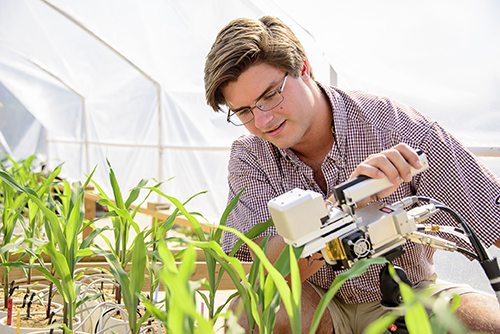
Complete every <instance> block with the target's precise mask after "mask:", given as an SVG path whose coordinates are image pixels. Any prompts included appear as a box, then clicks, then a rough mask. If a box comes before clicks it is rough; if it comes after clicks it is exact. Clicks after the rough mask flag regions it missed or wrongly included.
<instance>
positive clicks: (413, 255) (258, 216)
mask: <svg viewBox="0 0 500 334" xmlns="http://www.w3.org/2000/svg"><path fill="white" fill-rule="evenodd" d="M318 85H319V86H320V88H321V89H322V90H323V92H324V94H325V96H327V97H328V100H329V102H330V105H331V107H332V110H333V117H334V124H335V130H336V132H335V137H336V140H337V144H338V148H337V145H333V147H332V149H331V151H330V152H329V153H328V155H327V156H326V158H325V160H324V162H323V165H322V171H323V174H324V176H325V179H326V182H327V184H328V190H327V193H326V194H325V193H323V192H322V190H321V189H320V187H319V186H318V184H317V183H316V182H315V180H314V177H313V170H312V169H311V168H310V167H309V166H307V165H306V164H304V163H303V162H302V161H301V160H299V159H298V157H297V156H296V155H295V154H294V152H293V151H292V150H290V149H279V148H277V147H275V146H274V145H272V144H271V143H269V142H267V141H265V140H263V139H260V138H258V137H256V136H254V135H250V134H249V135H243V136H242V137H240V138H239V139H237V140H236V141H235V142H234V143H233V145H232V148H231V157H230V161H229V168H228V169H229V176H228V182H229V201H231V200H232V199H233V198H234V196H235V195H236V194H237V193H239V192H240V191H241V189H243V187H245V186H247V189H246V190H245V191H244V192H243V194H242V196H241V197H240V201H239V203H238V205H237V206H236V208H235V209H234V210H233V211H232V212H231V214H230V216H229V218H228V220H227V226H229V227H233V228H235V229H237V230H239V231H241V232H243V233H246V232H248V231H249V230H250V229H251V227H252V226H253V225H255V224H257V223H260V222H264V221H266V220H268V219H269V218H270V213H269V210H268V208H267V202H268V201H269V200H271V199H273V198H275V197H277V196H279V195H281V194H283V193H285V192H287V191H289V190H292V189H294V188H296V187H298V188H302V189H310V190H313V191H316V192H319V193H321V194H323V197H324V198H325V199H326V198H328V197H329V196H330V195H331V194H332V191H333V187H334V186H336V185H338V184H339V183H341V182H344V181H346V180H347V179H348V177H349V175H350V174H351V173H352V172H353V171H354V169H355V168H356V166H357V165H358V164H359V163H361V162H362V161H364V160H365V159H366V158H367V157H368V156H369V155H371V154H374V153H378V152H380V151H383V150H386V149H389V148H391V147H393V146H395V145H396V144H398V143H406V144H408V145H409V146H410V147H413V148H415V149H417V148H419V149H421V150H422V151H423V152H424V153H425V154H426V155H427V158H428V161H429V170H427V171H425V172H423V173H421V174H418V175H416V176H415V177H414V178H413V181H412V182H411V183H404V184H402V185H401V186H400V187H399V188H398V189H397V190H396V191H395V192H394V193H393V194H392V195H390V196H389V197H387V198H385V199H383V201H384V202H386V203H389V204H391V203H394V202H396V201H398V200H401V199H402V198H404V197H407V196H411V195H419V196H427V197H431V198H434V199H436V200H438V201H440V202H442V203H444V204H446V205H448V206H449V207H451V208H452V209H454V210H456V211H457V212H459V214H460V215H461V216H462V217H463V218H464V220H465V221H467V222H468V223H469V224H470V225H471V226H472V228H473V230H474V231H475V232H476V234H477V236H478V237H479V238H480V239H481V241H482V242H483V243H484V245H485V246H486V247H489V246H491V245H492V244H493V243H494V242H495V241H497V240H498V239H500V227H499V222H500V204H499V195H500V180H499V179H498V177H496V176H495V175H493V174H492V173H491V172H490V171H489V170H488V169H487V168H486V167H485V166H483V164H482V163H481V162H480V161H478V160H477V159H476V158H475V157H474V156H473V155H472V154H471V153H470V152H469V151H468V150H467V149H466V148H465V147H464V146H462V145H461V144H460V143H459V142H458V141H457V140H456V139H455V138H454V137H453V136H452V135H451V134H449V133H448V132H446V130H444V129H443V128H441V127H440V126H439V124H438V123H437V122H436V121H434V120H432V119H430V118H429V117H427V116H425V115H423V114H421V113H419V112H418V111H416V110H415V109H413V108H411V107H409V106H406V105H404V104H401V103H399V102H396V101H393V100H390V99H388V98H386V97H380V96H374V95H371V94H367V93H365V92H359V91H342V90H340V89H338V88H335V87H325V86H323V85H321V84H318ZM431 220H432V221H431ZM427 222H429V223H435V224H440V225H453V226H458V224H457V223H456V222H455V221H454V220H453V219H452V218H451V217H450V216H449V215H448V214H446V213H438V214H436V215H435V216H434V217H432V218H430V219H429V220H428V221H427ZM265 234H271V235H275V234H277V233H276V229H275V228H274V227H273V228H270V229H268V230H267V231H266V233H265ZM440 236H441V237H445V238H447V239H450V240H453V241H455V242H457V243H460V245H461V246H462V247H465V248H467V249H469V250H472V248H471V247H470V246H469V245H468V244H467V243H465V244H464V243H463V241H462V240H460V238H455V237H454V236H449V235H446V234H440ZM236 241H237V237H236V236H235V235H234V234H232V233H225V234H224V237H223V249H224V251H226V252H229V251H230V250H231V249H232V247H233V245H234V244H235V242H236ZM404 248H405V249H406V253H405V254H404V255H402V256H400V257H398V258H397V259H396V260H394V261H393V262H394V263H395V264H398V265H400V266H401V267H402V268H403V269H404V270H405V271H406V273H407V275H408V278H409V279H410V280H411V282H412V283H413V285H414V286H417V285H418V283H419V282H421V281H422V280H423V279H425V278H427V277H429V276H431V275H432V274H433V273H434V264H433V254H434V252H435V250H434V249H432V248H430V247H427V246H423V245H418V244H414V243H411V242H407V243H406V244H405V245H404ZM457 256H458V255H457ZM236 257H238V258H239V259H240V260H242V261H252V258H251V256H250V253H249V251H248V248H247V246H246V245H243V246H242V247H241V248H240V250H239V251H238V252H237V254H236ZM380 268H381V267H380V266H376V265H372V266H370V268H369V269H368V270H367V271H366V272H365V273H364V274H363V275H361V276H359V277H357V278H353V279H349V280H348V281H347V282H345V283H344V284H343V285H342V287H341V288H340V290H339V292H338V294H339V296H340V297H341V298H343V299H344V300H345V301H346V302H347V303H368V302H374V301H379V300H381V294H380V288H379V271H380ZM341 272H342V271H334V270H332V269H331V268H330V267H329V266H328V265H325V266H323V268H321V269H320V270H319V271H318V272H317V273H315V274H314V275H313V276H311V277H310V278H309V281H311V282H312V283H314V284H316V285H318V286H320V287H322V288H324V289H328V288H329V287H330V284H331V283H332V282H333V280H334V279H335V277H336V276H337V275H338V274H339V273H341Z"/></svg>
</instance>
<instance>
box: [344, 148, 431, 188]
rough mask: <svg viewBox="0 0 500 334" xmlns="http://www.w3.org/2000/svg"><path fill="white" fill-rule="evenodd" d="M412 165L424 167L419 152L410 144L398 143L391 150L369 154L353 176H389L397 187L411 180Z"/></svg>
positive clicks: (377, 177) (416, 167) (378, 177)
mask: <svg viewBox="0 0 500 334" xmlns="http://www.w3.org/2000/svg"><path fill="white" fill-rule="evenodd" d="M411 167H413V168H415V169H420V168H421V167H422V164H421V162H420V158H419V156H418V154H417V153H416V152H415V151H414V150H413V149H412V148H411V147H409V146H408V145H406V144H398V145H396V146H394V147H393V148H391V149H389V150H385V151H382V152H380V153H377V154H373V155H371V156H369V157H368V158H367V159H366V160H365V161H363V162H362V163H361V164H359V165H358V167H356V169H355V170H354V173H353V174H352V175H351V178H352V177H356V176H359V175H366V176H368V177H371V178H375V179H380V178H383V177H384V176H387V177H388V178H389V180H390V181H391V182H392V183H393V184H394V185H395V186H396V187H397V186H399V185H400V184H401V183H402V182H410V181H411V179H412V175H411ZM392 191H394V189H392Z"/></svg>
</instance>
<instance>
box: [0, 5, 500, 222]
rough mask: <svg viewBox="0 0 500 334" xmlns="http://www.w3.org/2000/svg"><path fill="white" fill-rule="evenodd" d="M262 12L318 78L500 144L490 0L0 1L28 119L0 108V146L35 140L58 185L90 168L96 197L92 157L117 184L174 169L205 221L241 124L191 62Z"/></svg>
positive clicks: (19, 149) (14, 83)
mask: <svg viewBox="0 0 500 334" xmlns="http://www.w3.org/2000/svg"><path fill="white" fill-rule="evenodd" d="M267 14H270V15H276V16H278V17H280V18H281V19H282V20H283V21H285V22H286V23H287V24H288V25H290V27H291V28H292V29H293V30H294V32H295V33H296V34H297V35H298V37H299V38H300V39H301V40H302V42H303V43H304V45H305V47H306V49H307V50H308V53H309V57H310V60H311V63H312V66H313V70H314V72H315V75H316V77H317V79H318V80H319V81H322V82H324V83H329V82H330V80H331V74H332V71H331V68H333V69H335V71H336V73H337V75H338V86H340V87H341V88H345V89H362V90H367V91H370V92H374V93H380V94H385V95H388V96H390V97H393V98H395V99H398V100H400V101H402V102H405V103H408V104H410V105H413V106H414V107H416V108H417V109H418V110H420V111H422V112H424V113H426V114H429V115H430V116H432V117H434V118H435V119H437V120H438V121H439V122H440V123H442V124H443V125H444V126H445V127H446V128H448V129H449V130H451V131H452V132H453V133H455V134H456V135H457V137H459V138H460V139H461V140H462V141H463V142H464V143H465V144H466V145H468V146H500V144H499V130H498V125H499V124H500V113H499V112H498V111H499V105H500V103H499V102H500V95H499V94H498V91H499V85H500V65H499V62H498V59H500V43H498V36H499V35H500V21H499V20H498V17H500V15H499V14H500V5H499V3H498V2H497V1H494V0H491V1H454V2H452V3H451V2H449V1H434V0H432V1H431V0H427V1H419V2H409V1H400V0H398V1H395V0H393V1H371V0H364V1H339V0H337V1H333V0H324V1H319V0H318V1H314V0H312V1H309V2H307V3H304V2H303V1H287V0H274V1H264V0H257V1H252V0H203V1H201V0H198V1H193V0H191V1H190V0H182V1H177V0H141V1H140V0H84V1H82V0H46V1H44V0H0V83H1V84H2V85H1V86H0V90H1V89H4V91H5V90H8V94H11V95H12V96H14V97H15V98H16V99H17V100H18V101H19V103H20V104H21V105H22V106H24V108H26V110H27V111H29V113H31V115H32V116H31V117H33V116H34V118H35V119H36V121H33V120H32V119H31V120H29V121H26V122H25V123H23V122H22V121H20V120H16V122H15V124H13V123H14V122H13V121H12V123H10V124H9V119H5V118H2V117H4V116H3V115H8V111H9V110H10V109H9V108H10V105H7V104H6V105H5V106H4V107H3V108H0V125H1V126H2V128H3V129H5V128H6V127H12V126H16V128H17V129H18V130H17V131H18V133H20V135H19V134H18V136H17V137H19V138H18V139H16V140H13V139H12V138H9V137H5V144H4V141H2V146H3V151H4V152H12V153H13V154H14V155H15V158H22V157H26V156H27V155H30V154H32V153H34V152H35V151H36V150H37V147H38V150H39V151H40V150H41V152H45V153H46V156H47V158H48V159H49V161H50V164H51V166H52V167H53V166H55V165H57V164H59V163H61V162H64V167H63V174H64V176H65V177H67V178H68V179H71V180H75V179H76V180H83V179H84V177H85V176H84V175H85V174H88V173H89V172H91V170H92V169H93V168H94V166H96V165H97V166H98V168H97V172H96V174H95V177H94V180H96V181H97V183H99V184H100V185H101V186H102V187H104V188H105V189H107V190H108V191H109V192H110V190H109V184H108V178H107V165H106V159H108V160H109V161H110V163H111V165H112V166H113V169H114V170H115V172H116V174H117V177H118V180H119V182H120V185H121V188H122V191H123V192H126V191H128V190H129V189H130V188H131V187H133V186H134V185H135V184H136V183H137V182H138V181H139V180H140V179H142V178H155V179H157V180H159V181H164V180H167V179H169V178H171V177H175V178H174V179H173V180H170V181H168V182H166V183H165V185H164V186H163V187H162V190H163V191H164V192H165V193H166V194H168V195H170V196H174V197H176V198H178V199H180V200H186V199H188V198H189V197H190V196H191V195H193V194H195V193H197V192H200V191H204V190H209V193H208V194H205V195H202V196H200V197H198V198H197V199H196V200H195V201H193V202H192V205H191V206H190V207H188V208H191V209H193V210H196V211H199V212H201V213H203V214H204V215H205V216H206V217H207V218H208V219H209V220H210V221H211V222H217V221H218V219H219V217H220V215H221V213H222V211H223V209H224V207H225V205H226V192H227V185H226V171H227V168H226V163H227V158H228V149H229V147H230V144H231V142H232V140H233V139H234V138H235V137H237V136H238V135H239V134H240V133H242V131H243V129H241V128H236V127H234V126H231V125H229V124H227V123H226V121H225V117H224V115H223V114H216V113H214V112H213V111H212V110H211V109H210V108H209V107H208V106H206V104H205V100H204V88H203V67H204V63H205V56H206V54H207V52H208V50H209V48H210V46H211V44H212V43H213V40H214V39H215V35H216V34H217V32H218V31H219V30H220V29H221V28H222V27H223V26H224V25H226V24H227V23H228V22H229V21H230V20H232V19H234V18H237V17H243V16H244V17H252V18H259V17H261V16H262V15H267ZM2 87H3V88H2ZM2 94H3V95H2ZM5 95H6V93H5V92H4V93H2V92H1V91H0V98H1V97H2V96H5ZM0 102H1V101H0ZM4 104H5V103H4ZM2 128H0V130H1V129H2ZM2 132H3V135H2V136H0V139H1V138H2V137H3V136H4V135H6V133H7V132H8V131H2ZM43 133H44V134H45V137H46V138H45V139H46V147H45V148H44V150H45V151H43V150H42V149H41V148H40V145H39V141H40V136H41V135H42V134H43ZM0 134H2V133H0ZM5 146H8V147H5ZM497 160H498V159H497ZM487 163H488V164H489V165H490V166H491V167H492V168H493V169H494V170H495V171H496V172H497V174H498V173H499V172H500V168H499V167H500V164H497V163H496V162H495V161H494V160H487ZM496 166H499V167H496ZM152 200H154V201H162V199H161V198H158V197H154V198H152Z"/></svg>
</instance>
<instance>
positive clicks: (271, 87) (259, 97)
mask: <svg viewBox="0 0 500 334" xmlns="http://www.w3.org/2000/svg"><path fill="white" fill-rule="evenodd" d="M278 85H279V80H274V81H272V82H271V83H270V84H269V85H268V86H267V88H266V89H265V90H264V92H263V93H262V94H260V95H259V96H258V97H257V99H256V100H255V103H257V101H259V100H260V99H261V98H263V97H264V96H265V95H266V94H267V93H269V92H270V91H271V90H273V87H276V86H278ZM253 107H255V104H254V105H253V106H244V107H239V108H237V109H231V110H232V111H233V112H234V113H236V112H238V111H241V110H243V109H250V108H253Z"/></svg>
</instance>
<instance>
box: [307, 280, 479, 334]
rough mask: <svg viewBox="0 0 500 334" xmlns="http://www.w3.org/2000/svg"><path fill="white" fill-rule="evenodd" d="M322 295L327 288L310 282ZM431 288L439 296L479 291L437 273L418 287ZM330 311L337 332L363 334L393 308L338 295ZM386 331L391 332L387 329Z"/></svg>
mask: <svg viewBox="0 0 500 334" xmlns="http://www.w3.org/2000/svg"><path fill="white" fill-rule="evenodd" d="M307 282H308V283H309V284H310V285H311V286H312V287H313V288H314V290H316V292H317V293H318V295H319V296H320V297H323V296H324V295H325V293H326V290H324V289H322V288H320V287H318V286H316V285H314V284H312V283H310V282H309V281H307ZM424 288H425V289H430V290H431V294H432V295H433V296H434V295H435V296H437V295H438V294H440V293H443V292H445V291H446V292H447V293H449V294H450V296H452V295H455V294H459V295H460V294H464V293H469V292H477V291H476V290H474V289H473V288H472V287H471V286H469V285H466V284H454V283H447V282H444V281H441V280H438V279H437V275H436V274H434V275H433V276H431V277H429V278H428V279H426V280H424V281H422V282H421V283H420V284H419V286H418V288H417V289H424ZM328 311H329V312H330V316H331V318H332V322H333V326H334V329H335V334H361V333H362V332H363V330H364V329H365V328H366V327H367V326H368V325H369V324H370V323H372V322H373V321H375V320H377V319H378V318H380V317H381V316H383V315H384V314H387V313H390V312H391V310H388V309H384V308H383V307H382V306H381V304H380V302H373V303H364V304H347V303H346V302H345V301H344V300H343V299H341V298H338V297H337V296H335V297H333V298H332V300H331V301H330V303H329V304H328ZM386 333H390V332H389V331H387V332H386Z"/></svg>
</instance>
